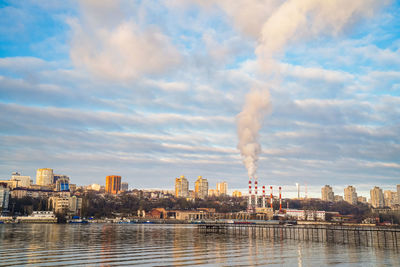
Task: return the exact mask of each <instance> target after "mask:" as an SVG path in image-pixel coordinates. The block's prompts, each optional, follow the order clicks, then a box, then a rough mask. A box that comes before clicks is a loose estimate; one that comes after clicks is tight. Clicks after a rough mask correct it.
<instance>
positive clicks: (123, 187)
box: [121, 182, 129, 192]
mask: <svg viewBox="0 0 400 267" xmlns="http://www.w3.org/2000/svg"><path fill="white" fill-rule="evenodd" d="M128 189H129V184H128V183H127V182H122V183H121V191H124V192H127V191H128Z"/></svg>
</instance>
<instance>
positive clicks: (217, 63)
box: [0, 0, 400, 196]
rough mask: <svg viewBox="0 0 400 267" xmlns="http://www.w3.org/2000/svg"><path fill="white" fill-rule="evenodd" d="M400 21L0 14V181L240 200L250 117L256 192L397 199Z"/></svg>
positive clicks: (35, 10) (116, 4) (206, 9)
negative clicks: (244, 124) (268, 188)
mask: <svg viewBox="0 0 400 267" xmlns="http://www.w3.org/2000/svg"><path fill="white" fill-rule="evenodd" d="M399 17H400V3H399V2H396V1H382V0H353V1H347V0H336V1H334V0H332V1H317V0H299V1H297V0H289V1H282V0H270V1H261V0H236V1H229V0H226V1H225V0H220V1H218V0H214V1H213V0H206V1H200V0H199V1H196V0H190V1H189V0H165V1H114V0H112V1H95V0H85V1H61V0H60V1H50V0H49V1H45V0H43V1H35V0H27V1H19V0H15V1H11V0H9V1H0V114H1V116H0V178H3V179H4V178H7V179H8V178H9V177H10V175H11V172H13V171H20V172H21V173H22V174H23V175H30V176H32V177H35V173H36V169H37V168H46V167H47V168H53V169H54V171H55V173H60V174H66V175H69V176H70V177H71V179H72V182H74V183H76V184H78V185H84V184H90V183H100V184H104V180H105V176H106V175H110V174H118V175H121V176H122V177H123V180H124V181H127V182H129V184H130V187H133V188H165V189H168V188H169V189H171V188H173V183H174V178H175V177H177V176H179V175H185V176H187V177H188V178H189V182H190V187H193V184H194V181H195V179H196V177H197V176H198V175H202V176H204V177H205V178H207V179H208V180H209V184H210V187H215V183H216V182H218V181H222V180H225V181H227V182H228V184H229V187H230V189H233V188H242V189H245V188H246V187H247V182H248V178H247V175H248V172H247V170H246V167H245V165H244V164H243V160H242V159H243V158H242V156H241V151H240V150H239V149H238V143H239V139H238V123H240V121H241V120H240V116H238V114H239V113H241V112H242V110H251V111H252V112H255V113H254V114H255V115H254V114H253V116H252V118H253V117H254V118H256V119H255V122H254V121H253V123H256V124H257V123H258V124H259V125H255V126H254V125H253V126H254V127H253V130H255V132H254V133H253V135H252V137H253V139H252V140H253V142H256V143H257V141H258V142H259V144H260V145H261V150H260V153H259V154H257V153H256V154H257V155H255V158H258V163H257V165H258V169H257V174H258V177H259V184H260V185H263V184H265V185H271V184H272V185H282V186H284V190H286V192H290V191H294V189H295V186H294V183H295V182H299V183H301V184H302V185H304V184H307V185H308V191H309V195H311V196H313V195H315V196H319V195H320V188H321V186H323V185H325V184H331V185H333V186H334V190H335V191H336V192H337V193H340V194H343V187H344V186H347V185H349V184H351V185H355V186H356V187H357V189H358V191H359V192H368V190H369V189H370V188H371V187H373V186H374V185H379V186H381V187H382V188H383V189H394V185H395V184H399V183H400V135H399V133H400V19H399ZM253 93H257V94H258V96H259V97H257V96H256V97H254V95H253V99H255V100H256V101H257V100H259V99H261V100H260V103H261V107H258V106H257V103H256V104H254V103H253V102H252V100H251V97H249V96H247V98H246V95H249V94H250V95H252V94H253ZM246 99H247V101H246ZM262 100H265V101H264V102H262ZM246 102H247V104H246ZM242 114H243V113H242ZM239 129H240V127H239ZM258 129H260V130H259V132H258ZM242 152H243V151H242Z"/></svg>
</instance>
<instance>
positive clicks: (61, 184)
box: [56, 176, 69, 191]
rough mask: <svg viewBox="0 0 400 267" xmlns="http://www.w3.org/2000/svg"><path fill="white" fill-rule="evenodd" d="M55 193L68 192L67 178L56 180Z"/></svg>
mask: <svg viewBox="0 0 400 267" xmlns="http://www.w3.org/2000/svg"><path fill="white" fill-rule="evenodd" d="M56 190H57V191H69V177H67V176H65V177H63V178H58V179H57V181H56Z"/></svg>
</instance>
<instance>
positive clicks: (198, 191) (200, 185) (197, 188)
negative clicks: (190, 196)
mask: <svg viewBox="0 0 400 267" xmlns="http://www.w3.org/2000/svg"><path fill="white" fill-rule="evenodd" d="M194 192H195V197H196V198H202V199H204V198H206V197H207V196H208V181H207V179H204V178H203V177H201V176H199V177H198V178H197V180H196V182H195V183H194Z"/></svg>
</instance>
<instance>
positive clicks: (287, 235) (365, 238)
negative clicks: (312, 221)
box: [197, 222, 400, 250]
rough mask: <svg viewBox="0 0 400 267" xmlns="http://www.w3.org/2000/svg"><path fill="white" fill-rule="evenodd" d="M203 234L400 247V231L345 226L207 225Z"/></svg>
mask: <svg viewBox="0 0 400 267" xmlns="http://www.w3.org/2000/svg"><path fill="white" fill-rule="evenodd" d="M197 228H198V230H199V231H200V232H202V233H223V234H233V235H249V236H252V237H260V238H270V239H275V240H283V239H294V240H305V241H314V242H326V243H340V244H352V245H359V246H371V247H382V248H393V249H396V250H398V249H399V247H400V228H391V227H378V226H372V227H371V226H365V227H363V226H341V225H274V224H267V223H265V224H263V223H246V222H234V223H220V222H212V223H203V224H198V225H197Z"/></svg>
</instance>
